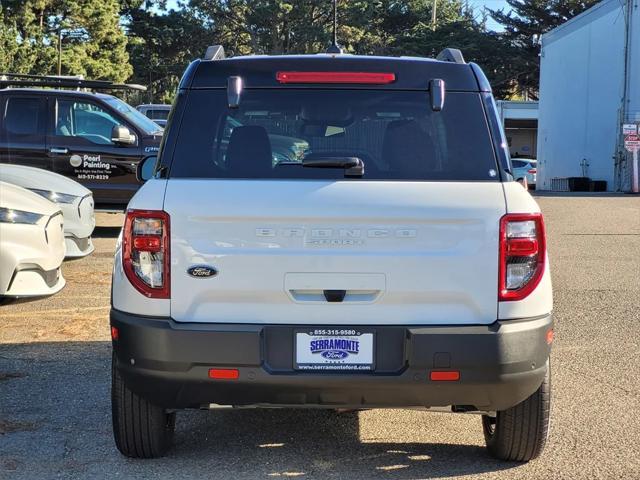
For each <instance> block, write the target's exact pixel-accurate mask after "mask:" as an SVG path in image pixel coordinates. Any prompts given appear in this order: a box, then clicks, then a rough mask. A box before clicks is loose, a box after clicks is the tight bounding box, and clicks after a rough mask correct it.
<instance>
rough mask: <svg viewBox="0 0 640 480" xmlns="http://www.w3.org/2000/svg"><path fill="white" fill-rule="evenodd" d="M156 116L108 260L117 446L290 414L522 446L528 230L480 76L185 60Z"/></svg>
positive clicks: (436, 69) (542, 247) (531, 260)
mask: <svg viewBox="0 0 640 480" xmlns="http://www.w3.org/2000/svg"><path fill="white" fill-rule="evenodd" d="M209 51H211V50H209ZM218 52H219V50H218ZM209 56H210V55H209ZM214 57H219V55H214ZM174 112H175V115H176V117H175V118H174V119H173V121H172V122H171V125H170V126H169V131H168V134H167V135H166V136H165V140H164V141H165V143H164V144H163V145H164V146H163V148H162V151H161V153H160V154H159V156H158V158H157V159H156V158H153V159H149V160H147V161H143V162H141V163H140V164H139V165H138V176H139V178H142V179H143V180H144V179H147V182H146V183H145V184H144V185H143V186H142V187H141V188H140V190H138V192H137V193H136V194H135V196H134V197H133V198H132V199H131V202H130V203H129V206H128V209H127V212H126V217H125V221H124V227H123V230H122V235H121V239H120V240H119V243H118V244H117V246H116V255H115V261H114V270H113V281H112V303H111V306H112V308H111V313H110V315H111V317H110V319H111V336H112V340H113V342H112V345H113V357H112V359H113V360H112V361H113V368H112V381H113V383H112V396H111V401H112V415H113V423H112V425H113V430H114V437H115V443H116V446H117V448H118V449H119V450H120V452H122V453H123V454H124V455H127V456H130V457H156V456H160V455H162V454H163V453H164V452H165V451H166V450H167V448H169V446H170V444H171V438H172V433H173V430H174V423H175V418H176V411H177V410H179V409H183V408H211V409H215V408H227V407H280V408H303V407H306V408H328V409H336V408H347V409H370V408H421V409H436V410H439V411H442V410H443V409H446V410H448V411H449V412H452V413H474V414H478V417H481V418H482V429H483V431H484V436H485V442H486V445H487V447H488V450H489V452H490V453H491V454H492V455H494V456H495V457H497V458H500V459H505V460H510V461H528V460H531V459H533V458H535V457H537V456H539V455H540V454H541V452H542V450H543V448H544V445H545V442H546V439H547V433H548V427H549V421H550V413H549V412H550V395H551V386H550V366H549V355H550V351H551V344H552V340H553V318H552V291H551V277H550V273H549V261H548V258H547V251H546V240H545V230H544V221H543V218H542V213H541V212H540V208H539V207H538V205H537V204H536V202H535V200H534V199H533V197H532V196H531V195H529V194H528V193H527V192H526V191H525V190H524V189H523V188H522V187H521V186H520V185H519V184H518V183H517V182H515V181H514V179H513V177H512V175H510V173H509V172H510V164H509V156H508V150H507V148H506V140H505V138H504V132H503V131H502V128H501V126H500V121H499V117H498V115H497V111H496V106H495V103H494V101H493V96H492V94H491V87H490V85H489V83H488V80H487V78H486V77H485V75H484V73H483V72H482V70H481V69H480V67H478V66H477V65H475V64H468V63H465V62H464V60H462V55H461V54H460V52H459V51H453V50H450V49H447V50H446V51H445V52H443V54H441V55H439V58H438V59H420V58H414V57H411V58H404V57H401V58H386V57H365V56H357V55H339V54H336V55H300V56H290V55H287V56H256V57H244V58H242V57H240V58H236V57H233V58H229V59H217V58H216V59H212V60H202V61H198V60H196V61H194V62H193V63H191V64H190V66H189V67H188V69H187V71H186V72H185V74H184V77H183V79H182V81H181V83H180V94H179V95H178V96H177V97H176V105H175V109H174ZM276 135H277V136H278V137H275V136H276ZM285 137H288V139H287V141H286V142H285V141H284V140H285ZM276 138H277V140H276ZM301 142H306V144H308V148H306V146H305V148H304V149H302V150H301V151H300V152H299V154H296V155H291V156H289V155H287V156H286V157H285V158H281V159H279V158H276V159H275V160H276V161H274V155H273V153H274V149H275V148H278V146H281V145H283V144H289V145H291V144H293V143H298V144H300V143H301ZM478 428H479V429H480V428H481V427H480V422H478ZM216 448H217V449H218V451H219V452H220V454H221V455H224V451H225V450H224V449H225V445H218V446H217V447H216Z"/></svg>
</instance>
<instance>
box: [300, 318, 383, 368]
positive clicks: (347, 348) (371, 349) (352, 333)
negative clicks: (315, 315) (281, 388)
mask: <svg viewBox="0 0 640 480" xmlns="http://www.w3.org/2000/svg"><path fill="white" fill-rule="evenodd" d="M375 336H376V333H375V331H374V330H362V329H359V328H308V329H298V330H295V331H294V340H293V351H294V358H293V367H294V369H296V370H303V371H307V372H319V373H321V372H371V371H373V370H374V369H375V343H376V342H375Z"/></svg>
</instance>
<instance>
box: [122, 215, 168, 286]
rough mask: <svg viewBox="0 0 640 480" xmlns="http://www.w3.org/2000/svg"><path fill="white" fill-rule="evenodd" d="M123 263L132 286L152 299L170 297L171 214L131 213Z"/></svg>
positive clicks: (126, 226) (126, 229)
mask: <svg viewBox="0 0 640 480" xmlns="http://www.w3.org/2000/svg"><path fill="white" fill-rule="evenodd" d="M122 263H123V267H124V272H125V274H126V275H127V278H128V279H129V281H130V282H131V284H132V285H133V286H134V287H135V288H136V289H137V290H138V291H139V292H140V293H142V294H144V295H146V296H147V297H149V298H169V296H170V283H169V214H167V213H166V212H163V211H159V210H128V211H127V216H126V218H125V221H124V232H123V235H122Z"/></svg>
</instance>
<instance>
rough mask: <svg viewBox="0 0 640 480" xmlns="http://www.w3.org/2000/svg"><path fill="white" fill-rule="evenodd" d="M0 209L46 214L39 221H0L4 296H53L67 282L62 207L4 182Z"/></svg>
mask: <svg viewBox="0 0 640 480" xmlns="http://www.w3.org/2000/svg"><path fill="white" fill-rule="evenodd" d="M0 208H6V209H12V210H21V211H26V212H31V213H36V214H39V215H42V218H41V219H40V220H38V222H37V223H35V224H21V223H5V222H0V295H2V296H10V297H28V296H40V295H51V294H53V293H56V292H58V291H59V290H61V289H62V288H63V287H64V285H65V280H64V277H63V276H62V273H61V270H60V265H61V264H62V261H63V259H64V256H65V243H64V234H63V230H62V229H63V218H62V215H61V214H60V213H59V209H58V206H57V205H55V204H53V203H52V202H49V201H48V200H45V199H44V198H42V197H40V196H39V195H36V194H35V193H32V192H30V191H28V190H25V189H23V188H20V187H17V186H15V185H13V184H9V183H4V182H0Z"/></svg>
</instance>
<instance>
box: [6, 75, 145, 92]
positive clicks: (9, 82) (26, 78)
mask: <svg viewBox="0 0 640 480" xmlns="http://www.w3.org/2000/svg"><path fill="white" fill-rule="evenodd" d="M11 86H14V87H56V88H88V89H91V90H137V91H140V92H144V91H146V90H147V87H145V86H144V85H138V84H135V83H115V82H111V81H108V80H84V79H83V78H79V77H75V76H52V75H29V74H26V73H0V88H6V87H11Z"/></svg>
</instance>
